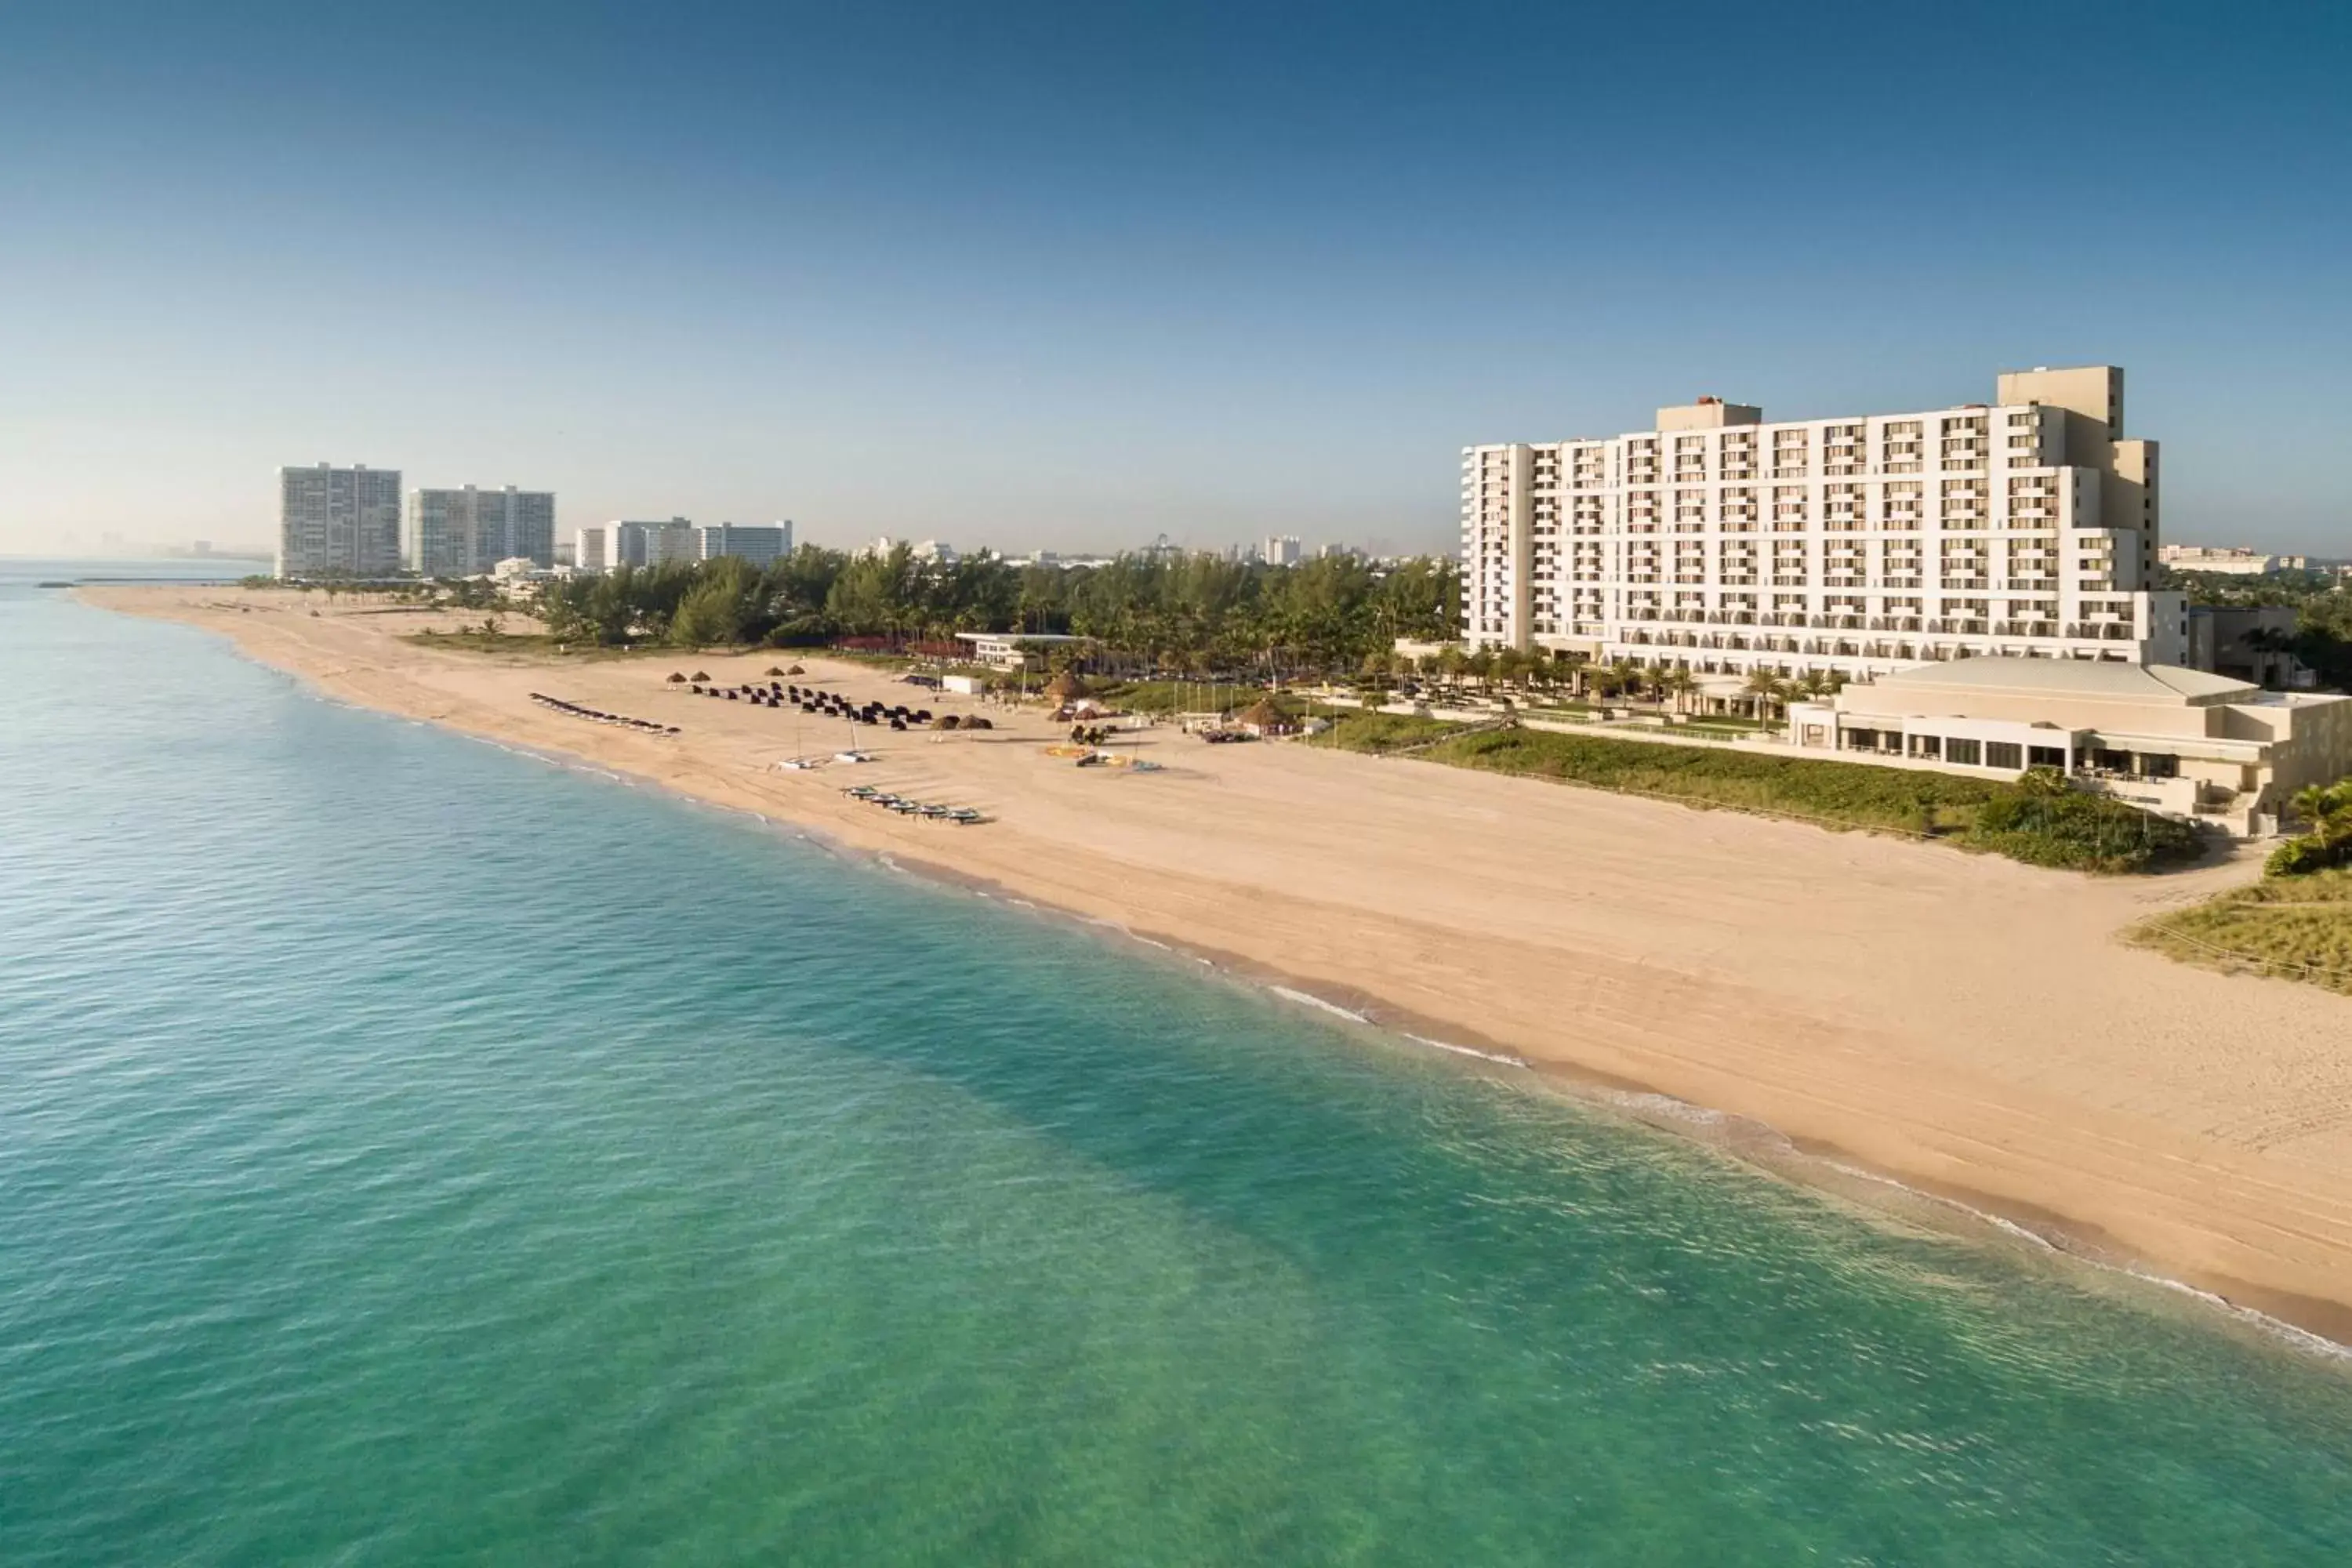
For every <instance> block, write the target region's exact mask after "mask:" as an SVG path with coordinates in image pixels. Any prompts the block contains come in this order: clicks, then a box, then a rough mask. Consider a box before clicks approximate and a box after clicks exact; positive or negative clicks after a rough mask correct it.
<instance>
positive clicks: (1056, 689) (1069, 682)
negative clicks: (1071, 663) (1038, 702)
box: [1044, 669, 1090, 707]
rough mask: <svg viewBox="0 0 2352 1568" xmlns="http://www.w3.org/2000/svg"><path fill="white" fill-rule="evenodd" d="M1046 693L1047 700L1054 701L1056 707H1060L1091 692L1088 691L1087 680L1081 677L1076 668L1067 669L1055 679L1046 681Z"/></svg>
mask: <svg viewBox="0 0 2352 1568" xmlns="http://www.w3.org/2000/svg"><path fill="white" fill-rule="evenodd" d="M1044 695H1045V700H1047V701H1049V702H1051V703H1053V704H1054V705H1055V706H1056V707H1060V706H1063V705H1064V704H1066V703H1071V702H1076V700H1078V699H1079V698H1081V697H1085V696H1087V695H1090V693H1089V692H1088V689H1087V683H1086V681H1085V680H1083V679H1080V677H1079V675H1078V672H1077V671H1076V670H1075V669H1066V670H1064V671H1062V673H1061V674H1059V675H1057V676H1055V677H1054V679H1051V680H1049V681H1047V682H1045V693H1044Z"/></svg>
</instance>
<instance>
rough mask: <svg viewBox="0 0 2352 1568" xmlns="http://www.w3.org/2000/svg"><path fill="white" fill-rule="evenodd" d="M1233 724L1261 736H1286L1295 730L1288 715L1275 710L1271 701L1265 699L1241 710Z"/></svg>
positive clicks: (1262, 698)
mask: <svg viewBox="0 0 2352 1568" xmlns="http://www.w3.org/2000/svg"><path fill="white" fill-rule="evenodd" d="M1234 723H1236V724H1238V725H1240V726H1241V727H1242V728H1243V729H1244V730H1253V731H1256V732H1257V733H1258V734H1261V735H1287V734H1288V733H1290V731H1292V730H1294V729H1296V728H1297V725H1295V724H1293V723H1292V722H1291V721H1290V715H1288V714H1287V713H1285V712H1284V711H1283V710H1281V709H1279V708H1276V706H1275V705H1274V700H1273V699H1271V698H1267V697H1261V698H1259V699H1258V700H1256V701H1255V702H1253V703H1251V704H1250V705H1249V706H1248V707H1247V708H1244V710H1242V711H1241V714H1240V716H1239V717H1238V718H1236V719H1235V720H1234Z"/></svg>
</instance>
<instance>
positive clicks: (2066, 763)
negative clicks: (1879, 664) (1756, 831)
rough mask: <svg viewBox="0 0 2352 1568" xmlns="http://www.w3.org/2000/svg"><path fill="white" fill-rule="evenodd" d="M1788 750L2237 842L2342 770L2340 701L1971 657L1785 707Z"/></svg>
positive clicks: (2348, 746)
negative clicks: (2000, 783) (2037, 784)
mask: <svg viewBox="0 0 2352 1568" xmlns="http://www.w3.org/2000/svg"><path fill="white" fill-rule="evenodd" d="M1789 739H1790V742H1793V743H1794V744H1796V745H1797V746H1799V747H1801V748H1804V749H1807V750H1812V751H1821V752H1840V753H1843V754H1844V755H1846V756H1847V757H1849V758H1853V759H1854V760H1861V759H1863V758H1867V759H1868V760H1870V761H1874V762H1891V763H1901V764H1904V765H1908V766H1920V767H1931V768H1936V769H1939V770H1941V771H1945V772H1949V773H1994V774H1999V775H2000V776H2002V777H2006V778H2014V777H2016V776H2017V775H2019V774H2020V773H2023V772H2024V771H2025V770H2027V769H2028V768H2036V767H2048V768H2056V769H2058V770H2059V771H2061V772H2063V773H2065V774H2066V775H2067V776H2068V777H2070V778H2072V779H2073V780H2074V782H2075V784H2077V785H2078V786H2080V787H2083V788H2086V789H2092V790H2096V791H2099V792H2101V793H2103V794H2107V795H2114V796H2116V798H2118V799H2121V800H2126V801H2129V802H2131V803H2132V804H2133V805H2140V806H2145V807H2147V809H2149V810H2151V811H2160V812H2164V813H2166V814H2167V815H2168V816H2182V817H2189V818H2192V819H2196V820H2201V821H2205V822H2209V823H2211V824H2212V825H2214V826H2220V827H2224V828H2227V829H2228V830H2230V831H2231V832H2233V833H2237V834H2241V835H2244V834H2249V833H2253V832H2259V831H2262V830H2263V828H2264V827H2266V826H2274V825H2275V822H2276V819H2277V815H2278V813H2279V811H2280V809H2281V808H2282V807H2283V806H2284V805H2285V803H2286V801H2287V799H2288V798H2289V797H2290V796H2292V795H2294V792H2295V791H2297V790H2299V789H2301V788H2302V787H2303V786H2304V785H2305V784H2330V783H2333V782H2334V781H2336V779H2339V778H2342V777H2344V776H2345V775H2346V774H2347V773H2352V698H2347V697H2340V696H2334V695H2322V694H2317V693H2312V692H2301V691H2295V692H2285V691H2265V690H2263V689H2262V688H2260V687H2258V686H2254V685H2252V684H2251V683H2249V682H2247V681H2243V680H2237V679H2231V678H2230V677H2228V676H2224V675H2214V674H2210V673H2208V672H2207V671H2204V670H2200V669H2185V668H2181V667H2179V666H2178V665H2165V664H2147V665H2134V664H2110V663H2105V662H2103V661H2091V660H2076V659H2039V658H1969V659H1961V660H1958V661H1956V662H1953V663H1949V664H1931V665H1922V666H1920V667H1918V668H1913V669H1906V670H1901V671H1897V672H1895V673H1893V674H1888V675H1882V676H1879V677H1877V678H1876V679H1873V680H1871V681H1869V682H1867V683H1864V684H1856V685H1852V686H1848V687H1846V688H1845V689H1843V690H1842V691H1839V692H1838V693H1837V694H1836V695H1835V696H1832V697H1829V698H1826V699H1823V700H1821V701H1817V702H1799V703H1795V704H1793V705H1792V706H1791V707H1790V710H1789Z"/></svg>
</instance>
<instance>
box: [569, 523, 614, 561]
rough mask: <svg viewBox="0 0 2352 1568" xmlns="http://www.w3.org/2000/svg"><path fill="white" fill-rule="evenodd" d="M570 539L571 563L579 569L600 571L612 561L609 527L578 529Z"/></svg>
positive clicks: (611, 541) (611, 532) (610, 531)
mask: <svg viewBox="0 0 2352 1568" xmlns="http://www.w3.org/2000/svg"><path fill="white" fill-rule="evenodd" d="M613 563H614V562H613V531H612V530H611V529H609V528H583V529H579V530H576V531H574V532H573V533H572V565H573V566H575V567H577V568H579V569H580V570H581V571H583V572H602V571H604V570H605V569H606V568H608V567H610V566H611V565H612V564H613Z"/></svg>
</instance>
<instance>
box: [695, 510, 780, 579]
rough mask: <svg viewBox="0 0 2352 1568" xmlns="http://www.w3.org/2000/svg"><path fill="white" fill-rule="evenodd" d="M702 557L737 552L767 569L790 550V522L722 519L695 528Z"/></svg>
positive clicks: (709, 557) (735, 553) (713, 559)
mask: <svg viewBox="0 0 2352 1568" xmlns="http://www.w3.org/2000/svg"><path fill="white" fill-rule="evenodd" d="M695 536H696V540H697V542H698V546H699V548H700V552H701V558H702V559H703V560H705V561H716V560H718V559H719V557H720V556H722V555H733V556H739V557H740V558H741V559H743V560H745V561H748V562H750V563H751V564H752V565H754V566H757V567H759V568H761V570H762V571H764V570H766V569H767V568H768V567H769V566H770V565H772V564H773V563H774V562H775V561H776V560H777V559H778V558H779V557H781V556H785V555H790V554H791V553H792V552H793V525H792V523H791V522H790V521H784V522H778V523H766V524H761V523H750V524H746V523H740V522H722V523H720V524H719V525H718V526H717V527H715V528H700V529H697V530H695Z"/></svg>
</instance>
